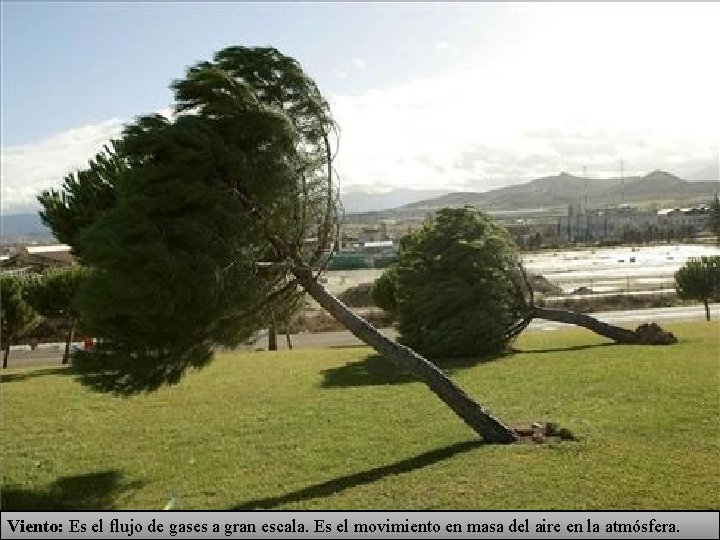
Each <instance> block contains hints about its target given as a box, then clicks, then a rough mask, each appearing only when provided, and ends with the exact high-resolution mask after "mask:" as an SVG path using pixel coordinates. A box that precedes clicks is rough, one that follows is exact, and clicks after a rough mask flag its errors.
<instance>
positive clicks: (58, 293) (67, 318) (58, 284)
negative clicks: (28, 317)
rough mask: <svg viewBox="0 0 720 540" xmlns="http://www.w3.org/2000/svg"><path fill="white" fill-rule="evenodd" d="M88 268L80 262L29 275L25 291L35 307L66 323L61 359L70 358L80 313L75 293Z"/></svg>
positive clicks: (46, 314)
mask: <svg viewBox="0 0 720 540" xmlns="http://www.w3.org/2000/svg"><path fill="white" fill-rule="evenodd" d="M86 276H87V271H86V270H85V269H84V268H83V267H81V266H69V267H67V268H50V269H48V270H45V271H44V272H43V273H42V274H36V275H34V276H30V277H29V278H28V280H27V283H26V286H25V290H24V292H23V294H24V297H25V299H26V300H27V302H28V304H30V306H32V308H33V309H34V310H35V311H36V312H38V313H39V314H40V315H42V316H43V317H47V318H53V319H60V320H62V321H63V322H64V323H65V326H66V327H67V335H66V337H65V352H64V353H63V357H62V363H63V364H67V363H68V362H69V361H70V345H71V344H72V340H73V336H74V335H75V326H76V324H77V322H78V320H79V319H80V313H79V312H78V311H77V309H76V308H75V297H76V296H77V293H78V290H79V289H80V284H81V283H82V280H83V279H85V277H86Z"/></svg>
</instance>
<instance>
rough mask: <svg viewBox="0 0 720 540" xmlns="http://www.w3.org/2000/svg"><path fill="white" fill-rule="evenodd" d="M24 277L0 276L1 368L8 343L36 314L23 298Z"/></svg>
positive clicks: (7, 349) (4, 363)
mask: <svg viewBox="0 0 720 540" xmlns="http://www.w3.org/2000/svg"><path fill="white" fill-rule="evenodd" d="M24 288H25V278H24V277H21V276H16V275H2V276H0V327H1V328H0V332H2V334H1V336H2V342H3V343H2V344H3V366H2V367H3V369H5V368H6V367H7V362H8V356H9V355H10V345H12V344H13V342H14V341H15V340H16V339H17V338H19V337H22V336H23V334H25V333H26V332H27V331H29V330H30V329H31V328H32V327H33V324H34V323H35V321H36V320H37V314H36V313H35V312H34V311H33V309H32V307H30V305H29V304H28V303H27V302H26V301H25V299H24V298H23V289H24Z"/></svg>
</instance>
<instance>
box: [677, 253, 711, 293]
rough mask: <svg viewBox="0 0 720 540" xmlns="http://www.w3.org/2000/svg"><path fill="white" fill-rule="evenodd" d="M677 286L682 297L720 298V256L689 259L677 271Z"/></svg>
mask: <svg viewBox="0 0 720 540" xmlns="http://www.w3.org/2000/svg"><path fill="white" fill-rule="evenodd" d="M675 288H676V290H677V294H678V296H679V297H680V298H682V299H687V300H699V301H701V302H704V303H707V302H708V301H718V300H720V256H718V255H716V256H713V257H700V258H692V259H689V260H688V261H687V262H686V263H685V265H684V266H683V267H682V268H680V270H678V271H677V272H675Z"/></svg>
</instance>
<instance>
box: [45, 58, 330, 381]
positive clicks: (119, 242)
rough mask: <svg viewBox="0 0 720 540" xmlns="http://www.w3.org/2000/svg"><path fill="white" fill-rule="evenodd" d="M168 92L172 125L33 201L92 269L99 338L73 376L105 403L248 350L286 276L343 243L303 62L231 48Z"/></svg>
mask: <svg viewBox="0 0 720 540" xmlns="http://www.w3.org/2000/svg"><path fill="white" fill-rule="evenodd" d="M171 87H172V89H173V90H174V92H175V105H174V110H175V116H174V117H173V119H167V118H165V117H163V116H160V115H148V116H144V117H140V118H138V119H137V120H136V121H135V122H134V123H133V124H130V125H128V126H127V127H126V128H125V129H124V131H123V133H122V136H121V138H120V139H119V140H118V141H116V142H115V144H114V145H113V146H112V147H108V148H106V150H105V152H104V153H103V154H101V155H99V156H97V157H96V158H95V160H94V161H92V162H90V167H89V169H87V170H85V171H81V172H78V173H77V174H76V175H71V176H69V177H68V178H66V181H65V184H64V186H63V190H62V191H61V192H57V193H55V192H49V193H44V194H43V195H42V196H41V197H40V202H41V204H42V205H43V219H44V220H45V222H46V223H47V224H48V225H50V227H51V228H52V229H53V232H54V233H55V235H56V237H58V239H61V240H63V241H66V242H68V243H69V244H70V245H71V246H72V247H73V251H74V252H75V253H76V254H79V255H80V256H81V258H82V260H83V262H84V264H86V265H88V266H89V267H90V268H91V270H92V271H91V274H90V276H89V277H88V279H87V280H86V281H85V282H84V283H83V285H82V287H81V289H80V291H79V294H78V307H79V309H80V311H81V312H82V315H83V318H84V319H85V321H86V324H87V327H88V330H89V331H90V332H92V333H93V334H95V335H97V336H100V337H102V338H103V339H102V341H101V343H100V345H99V346H98V347H96V349H95V350H94V351H93V352H92V353H81V354H78V355H77V358H76V359H75V362H74V364H75V365H76V366H77V367H78V368H79V369H80V370H81V371H82V373H83V381H84V382H85V383H87V384H89V385H91V386H92V387H94V388H96V389H98V390H102V391H112V392H117V393H129V392H137V391H141V390H152V389H155V388H157V387H158V386H160V385H162V384H165V383H175V382H177V381H178V380H179V379H180V377H181V376H182V374H183V373H184V372H185V370H186V368H187V367H190V366H192V367H202V366H204V365H206V364H207V363H208V361H209V360H210V359H211V358H212V350H213V347H214V346H216V345H227V346H232V345H237V344H238V343H241V342H242V341H244V340H246V339H247V338H249V337H250V336H251V335H252V334H253V333H254V332H255V331H257V330H258V329H259V328H262V327H263V326H264V324H265V322H266V321H267V317H268V314H269V313H270V312H271V311H272V308H273V307H274V306H282V305H284V303H285V302H287V301H289V298H290V297H291V296H293V295H295V292H294V289H293V288H291V287H289V285H288V279H287V277H286V274H287V270H288V261H291V262H292V263H295V264H298V263H300V262H301V263H303V264H308V265H315V264H322V262H323V260H324V258H326V257H327V246H328V245H329V244H330V241H331V236H332V235H333V234H334V233H335V230H336V229H335V227H334V220H335V219H336V218H337V216H336V213H335V212H336V210H335V208H336V207H335V204H334V201H335V196H336V195H335V194H334V191H333V186H332V183H331V181H330V172H329V171H330V162H331V159H332V157H331V155H330V147H329V140H328V137H329V135H330V134H331V133H332V131H333V129H334V124H333V121H332V118H331V117H330V112H329V107H328V105H327V103H326V102H325V101H324V99H323V98H322V96H321V95H320V93H319V91H318V89H317V87H316V86H315V83H314V82H313V81H312V80H311V79H310V78H309V77H307V76H306V75H305V73H304V72H303V71H302V68H301V67H300V66H299V65H298V63H297V62H296V61H295V60H293V59H292V58H289V57H286V56H284V55H282V54H280V53H279V52H278V51H277V50H275V49H272V48H246V47H230V48H227V49H224V50H222V51H220V52H218V53H217V54H216V55H215V57H214V59H213V61H211V62H201V63H199V64H197V65H195V66H193V67H191V68H189V69H188V71H187V74H186V76H185V77H184V78H183V79H180V80H177V81H175V82H173V83H172V86H171ZM311 236H315V237H316V238H317V239H318V241H317V243H316V245H317V248H316V249H315V250H314V251H312V252H311V253H309V254H307V255H306V257H305V258H304V259H303V256H304V255H305V254H304V253H303V250H302V246H303V242H304V240H305V239H306V238H309V237H311ZM260 263H262V264H260Z"/></svg>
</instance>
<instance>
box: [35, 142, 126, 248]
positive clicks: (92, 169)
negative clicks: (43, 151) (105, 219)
mask: <svg viewBox="0 0 720 540" xmlns="http://www.w3.org/2000/svg"><path fill="white" fill-rule="evenodd" d="M126 169H127V163H126V162H125V160H124V159H123V154H122V151H121V143H120V142H119V141H112V142H111V143H110V145H109V146H105V151H104V152H102V153H99V154H97V155H96V156H95V158H94V159H92V160H90V161H89V163H88V167H87V168H86V169H83V170H80V171H77V172H75V173H71V174H69V175H67V176H66V177H65V179H64V181H63V184H62V188H61V189H60V190H56V189H51V190H45V191H43V192H42V193H41V194H40V195H39V196H38V201H39V202H40V205H41V206H42V210H41V211H40V218H41V220H42V222H43V223H44V224H45V225H47V226H48V227H50V229H52V231H53V234H54V235H55V238H57V239H58V240H59V241H60V242H63V243H65V244H69V245H71V246H73V250H74V251H75V255H76V256H78V257H81V255H82V254H81V253H80V252H79V251H78V247H79V246H78V245H77V237H78V235H79V233H80V232H81V231H82V230H83V229H85V228H87V227H89V226H90V225H92V224H93V223H94V222H95V221H96V220H97V218H98V216H99V215H100V214H101V213H102V212H104V211H105V210H108V209H110V208H114V207H115V206H116V204H117V191H118V189H119V188H120V183H121V181H122V174H123V172H124V171H125V170H126Z"/></svg>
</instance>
